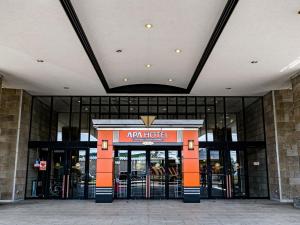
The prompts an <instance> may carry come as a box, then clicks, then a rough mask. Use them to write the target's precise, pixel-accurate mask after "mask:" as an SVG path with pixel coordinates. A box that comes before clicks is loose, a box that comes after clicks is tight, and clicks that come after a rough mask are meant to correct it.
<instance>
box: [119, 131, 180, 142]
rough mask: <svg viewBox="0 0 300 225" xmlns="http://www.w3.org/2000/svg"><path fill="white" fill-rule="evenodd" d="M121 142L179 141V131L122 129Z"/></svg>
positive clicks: (120, 132)
mask: <svg viewBox="0 0 300 225" xmlns="http://www.w3.org/2000/svg"><path fill="white" fill-rule="evenodd" d="M119 142H130V143H131V142H177V131H176V130H120V131H119Z"/></svg>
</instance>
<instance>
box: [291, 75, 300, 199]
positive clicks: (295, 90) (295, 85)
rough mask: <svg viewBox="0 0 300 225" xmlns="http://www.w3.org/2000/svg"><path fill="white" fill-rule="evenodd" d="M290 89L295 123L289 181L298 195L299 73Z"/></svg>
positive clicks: (299, 154)
mask: <svg viewBox="0 0 300 225" xmlns="http://www.w3.org/2000/svg"><path fill="white" fill-rule="evenodd" d="M292 91H293V99H294V121H295V122H294V123H295V126H294V127H295V134H294V137H295V140H296V143H295V145H296V146H295V148H294V151H293V152H292V154H293V156H294V159H293V161H292V162H294V165H293V170H294V173H293V177H291V178H290V179H289V183H290V184H291V186H292V190H291V195H292V196H293V197H294V198H295V197H300V73H299V74H298V75H297V76H295V77H294V78H292Z"/></svg>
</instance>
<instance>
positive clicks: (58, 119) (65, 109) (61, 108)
mask: <svg viewBox="0 0 300 225" xmlns="http://www.w3.org/2000/svg"><path fill="white" fill-rule="evenodd" d="M70 103H71V98H70V97H54V98H53V112H52V124H55V127H56V128H57V129H56V132H55V136H54V137H56V138H55V139H54V140H57V141H70V137H71V132H70Z"/></svg>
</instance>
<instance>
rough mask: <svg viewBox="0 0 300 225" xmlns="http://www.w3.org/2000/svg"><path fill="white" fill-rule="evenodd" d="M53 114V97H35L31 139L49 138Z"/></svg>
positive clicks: (42, 139) (45, 139)
mask: <svg viewBox="0 0 300 225" xmlns="http://www.w3.org/2000/svg"><path fill="white" fill-rule="evenodd" d="M50 114H51V98H50V97H37V98H33V107H32V121H31V136H30V140H31V141H48V140H49V125H50V124H49V121H50Z"/></svg>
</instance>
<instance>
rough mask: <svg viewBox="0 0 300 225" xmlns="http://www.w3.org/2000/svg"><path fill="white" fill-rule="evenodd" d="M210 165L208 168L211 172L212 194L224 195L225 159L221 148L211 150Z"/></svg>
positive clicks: (216, 195)
mask: <svg viewBox="0 0 300 225" xmlns="http://www.w3.org/2000/svg"><path fill="white" fill-rule="evenodd" d="M209 154H210V165H209V168H208V171H209V173H210V174H211V178H210V179H211V196H212V197H223V196H224V190H225V189H224V160H223V155H222V152H221V151H220V150H210V151H209Z"/></svg>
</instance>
